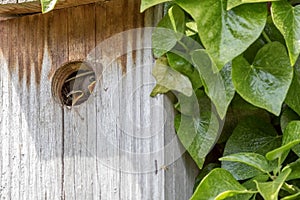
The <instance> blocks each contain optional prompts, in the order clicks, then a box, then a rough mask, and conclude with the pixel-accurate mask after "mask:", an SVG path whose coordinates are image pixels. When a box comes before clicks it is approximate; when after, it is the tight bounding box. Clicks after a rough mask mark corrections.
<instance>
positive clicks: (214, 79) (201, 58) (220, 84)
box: [192, 49, 235, 119]
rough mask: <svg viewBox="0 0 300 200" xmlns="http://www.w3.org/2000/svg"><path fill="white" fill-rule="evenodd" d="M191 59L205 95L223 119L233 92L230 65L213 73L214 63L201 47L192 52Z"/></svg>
mask: <svg viewBox="0 0 300 200" xmlns="http://www.w3.org/2000/svg"><path fill="white" fill-rule="evenodd" d="M192 60H193V62H194V65H195V68H196V69H198V71H199V73H200V75H201V77H202V79H203V85H204V88H205V92H206V94H207V96H209V98H210V99H211V100H212V102H213V103H214V104H215V106H216V109H217V111H218V113H219V115H220V117H221V119H223V118H224V117H225V115H226V112H227V109H228V106H229V104H230V102H231V100H232V99H233V97H234V93H235V90H234V87H233V83H232V80H231V65H230V64H227V65H225V66H224V67H223V69H222V70H221V71H219V72H216V73H214V72H213V68H214V64H213V63H212V62H211V59H210V57H209V55H208V54H207V53H206V52H205V50H202V49H200V50H196V51H194V52H192Z"/></svg>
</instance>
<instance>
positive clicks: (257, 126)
mask: <svg viewBox="0 0 300 200" xmlns="http://www.w3.org/2000/svg"><path fill="white" fill-rule="evenodd" d="M280 144H281V138H280V137H279V136H278V135H277V132H276V130H275V129H274V128H273V126H272V125H271V124H270V123H267V122H265V121H264V120H260V119H259V120H258V118H257V117H255V116H253V117H248V118H245V119H243V120H241V121H240V123H239V124H238V125H237V127H236V128H235V129H234V131H233V133H232V135H231V136H230V138H229V139H228V141H227V143H226V145H225V149H224V156H227V155H230V154H235V153H240V152H252V153H258V154H261V155H265V154H266V153H267V152H269V151H270V150H273V149H275V148H277V147H279V146H280ZM222 168H224V169H227V170H228V171H229V172H231V174H232V175H233V176H234V177H235V178H236V179H238V180H244V179H248V178H252V177H254V176H257V175H259V174H261V171H259V170H256V169H254V168H253V167H250V166H248V165H245V164H243V163H235V162H226V161H222Z"/></svg>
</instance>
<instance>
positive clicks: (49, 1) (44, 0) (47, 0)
mask: <svg viewBox="0 0 300 200" xmlns="http://www.w3.org/2000/svg"><path fill="white" fill-rule="evenodd" d="M57 1H58V0H41V7H42V13H47V12H50V11H51V10H53V9H54V7H55V4H56V3H57Z"/></svg>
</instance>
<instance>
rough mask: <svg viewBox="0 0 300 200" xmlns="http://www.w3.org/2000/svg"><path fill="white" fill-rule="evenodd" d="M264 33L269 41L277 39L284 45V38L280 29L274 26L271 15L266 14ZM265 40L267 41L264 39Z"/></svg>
mask: <svg viewBox="0 0 300 200" xmlns="http://www.w3.org/2000/svg"><path fill="white" fill-rule="evenodd" d="M264 31H265V33H266V34H267V36H268V37H269V39H270V40H271V41H277V42H280V43H281V44H283V45H285V40H284V37H283V35H282V34H281V33H280V31H279V30H278V29H277V28H276V26H275V24H274V22H273V19H272V16H268V19H267V23H266V26H265V29H264ZM266 42H267V41H266Z"/></svg>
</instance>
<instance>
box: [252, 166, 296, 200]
mask: <svg viewBox="0 0 300 200" xmlns="http://www.w3.org/2000/svg"><path fill="white" fill-rule="evenodd" d="M290 173H291V170H290V169H287V170H285V171H283V172H281V173H280V175H279V176H278V177H277V178H276V179H275V180H274V181H272V182H267V183H259V182H257V181H255V183H256V186H257V189H258V191H259V193H260V194H261V196H262V197H263V198H264V200H277V199H278V193H279V190H280V188H281V186H282V185H283V184H284V182H285V180H286V178H287V177H288V175H289V174H290Z"/></svg>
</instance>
